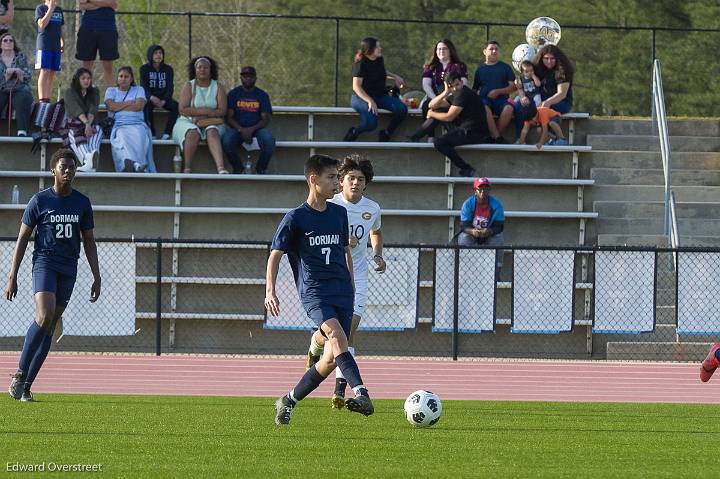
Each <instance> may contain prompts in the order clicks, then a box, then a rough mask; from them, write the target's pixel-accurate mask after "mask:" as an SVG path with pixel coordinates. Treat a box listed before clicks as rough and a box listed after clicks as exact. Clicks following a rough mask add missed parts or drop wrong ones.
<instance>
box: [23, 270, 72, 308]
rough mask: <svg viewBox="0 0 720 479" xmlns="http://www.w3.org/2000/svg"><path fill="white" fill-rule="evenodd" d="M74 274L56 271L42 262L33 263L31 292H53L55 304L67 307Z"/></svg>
mask: <svg viewBox="0 0 720 479" xmlns="http://www.w3.org/2000/svg"><path fill="white" fill-rule="evenodd" d="M75 279H76V276H71V275H69V274H63V273H58V272H57V271H55V270H53V269H51V268H48V267H47V266H45V265H42V264H34V265H33V270H32V283H33V294H35V293H40V292H43V293H55V304H56V305H57V306H62V307H67V305H68V303H69V302H70V296H72V292H73V288H74V287H75Z"/></svg>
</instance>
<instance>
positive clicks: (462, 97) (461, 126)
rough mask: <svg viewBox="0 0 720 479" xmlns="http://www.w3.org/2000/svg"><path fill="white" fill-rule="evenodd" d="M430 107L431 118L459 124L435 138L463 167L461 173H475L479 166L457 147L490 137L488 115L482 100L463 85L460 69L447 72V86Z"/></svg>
mask: <svg viewBox="0 0 720 479" xmlns="http://www.w3.org/2000/svg"><path fill="white" fill-rule="evenodd" d="M429 107H430V111H429V112H428V121H430V120H433V119H435V120H438V121H443V122H447V123H450V122H455V123H456V124H457V128H455V129H454V130H452V131H451V132H449V133H446V134H445V135H442V136H440V137H438V138H435V141H434V144H435V148H436V149H437V150H438V151H439V152H440V153H442V154H443V155H445V156H447V157H448V158H450V161H452V162H453V164H454V165H455V166H457V167H458V168H460V176H475V169H474V168H473V167H472V166H470V164H468V163H466V162H465V160H463V159H462V158H461V157H460V155H459V154H458V153H457V151H455V147H456V146H460V145H468V144H472V143H483V142H484V141H486V140H487V138H488V128H487V116H486V115H485V106H484V104H483V102H482V100H481V99H480V97H478V96H477V95H476V94H475V92H473V91H472V90H471V89H470V88H468V87H467V86H465V85H463V82H462V77H461V76H460V74H459V73H457V72H449V73H448V74H447V75H445V89H444V90H443V91H442V93H440V94H439V95H438V96H436V97H435V98H433V99H432V100H431V101H430V105H429ZM445 110H446V111H445ZM443 111H444V112H443ZM426 123H427V121H426Z"/></svg>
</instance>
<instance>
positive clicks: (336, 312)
mask: <svg viewBox="0 0 720 479" xmlns="http://www.w3.org/2000/svg"><path fill="white" fill-rule="evenodd" d="M306 312H307V315H308V317H309V318H310V319H312V320H313V322H314V323H315V326H317V327H318V328H320V326H321V325H322V324H323V323H324V322H325V321H327V320H328V319H333V318H335V319H337V320H338V322H339V323H340V326H342V328H343V331H345V336H346V337H348V338H349V337H350V328H351V327H352V316H353V309H352V306H351V307H350V308H341V307H339V306H335V305H333V304H318V305H317V306H313V307H311V308H309V309H306Z"/></svg>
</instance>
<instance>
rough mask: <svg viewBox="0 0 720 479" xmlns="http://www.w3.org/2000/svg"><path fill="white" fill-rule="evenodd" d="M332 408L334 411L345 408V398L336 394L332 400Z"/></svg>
mask: <svg viewBox="0 0 720 479" xmlns="http://www.w3.org/2000/svg"><path fill="white" fill-rule="evenodd" d="M330 407H331V408H333V409H342V408H344V407H345V396H343V395H341V394H338V393H335V394H333V395H332V398H330Z"/></svg>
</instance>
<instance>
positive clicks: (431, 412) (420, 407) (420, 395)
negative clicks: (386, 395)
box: [404, 389, 442, 427]
mask: <svg viewBox="0 0 720 479" xmlns="http://www.w3.org/2000/svg"><path fill="white" fill-rule="evenodd" d="M404 409H405V419H407V420H408V422H409V423H410V424H412V425H413V426H415V427H429V426H432V425H433V424H435V423H436V422H438V420H440V415H441V414H442V403H441V402H440V398H439V397H438V396H437V394H435V393H433V392H430V391H424V390H422V389H421V390H419V391H415V392H414V393H412V394H411V395H409V396H408V398H407V399H406V400H405V406H404Z"/></svg>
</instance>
